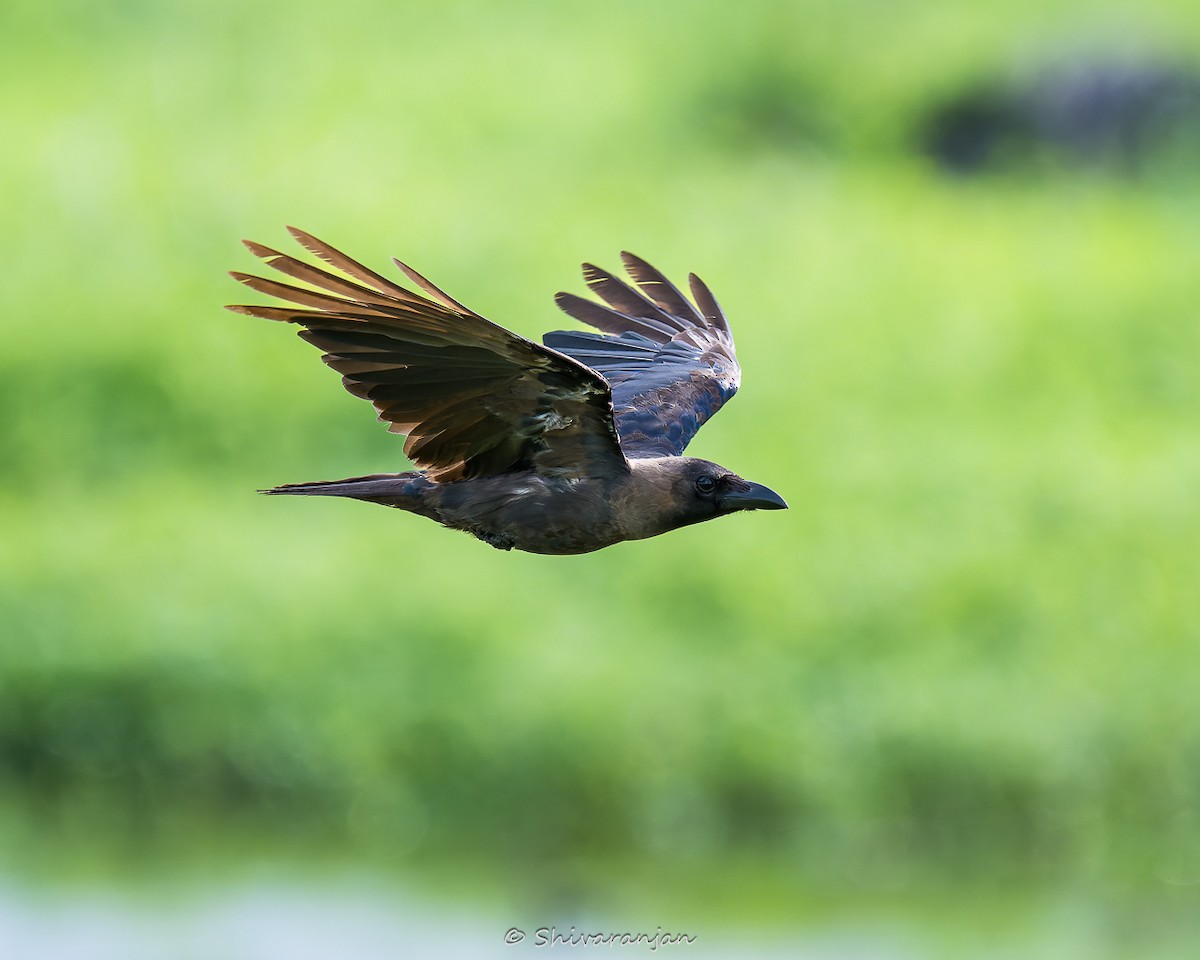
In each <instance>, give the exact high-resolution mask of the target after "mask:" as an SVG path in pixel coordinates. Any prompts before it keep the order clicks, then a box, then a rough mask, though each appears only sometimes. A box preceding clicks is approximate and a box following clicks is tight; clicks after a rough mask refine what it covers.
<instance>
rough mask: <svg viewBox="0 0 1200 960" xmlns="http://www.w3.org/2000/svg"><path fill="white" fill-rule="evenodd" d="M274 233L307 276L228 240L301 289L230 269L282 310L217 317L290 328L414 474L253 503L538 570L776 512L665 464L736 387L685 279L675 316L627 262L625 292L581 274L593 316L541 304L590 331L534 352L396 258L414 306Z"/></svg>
mask: <svg viewBox="0 0 1200 960" xmlns="http://www.w3.org/2000/svg"><path fill="white" fill-rule="evenodd" d="M288 231H289V233H290V234H291V235H292V237H293V238H294V239H295V240H296V241H297V243H299V245H300V246H301V247H302V248H304V250H306V251H307V252H308V253H309V254H311V255H312V257H314V258H315V259H316V260H317V261H319V262H320V263H321V264H322V265H321V266H317V265H314V264H313V263H310V262H308V261H306V260H302V259H297V258H296V257H292V256H289V255H287V254H284V253H281V252H279V251H277V250H274V249H272V248H270V247H267V246H264V245H263V244H260V243H255V242H254V241H251V240H246V241H243V243H244V244H245V245H246V247H247V248H248V249H249V250H250V252H251V253H252V254H254V255H255V256H257V257H259V258H260V259H261V260H262V261H263V262H264V263H266V264H267V265H268V266H270V267H272V268H274V269H275V270H277V271H279V272H280V273H282V274H284V275H285V276H287V277H289V278H291V279H293V280H297V281H300V283H301V284H304V286H298V285H295V284H290V283H284V282H281V281H279V280H273V279H268V278H265V277H259V276H255V275H252V274H247V273H243V272H240V271H234V272H232V273H231V274H230V275H231V276H232V277H233V278H234V279H235V280H237V281H239V282H240V283H242V284H244V285H245V286H247V287H249V288H250V289H251V290H254V291H256V292H258V293H260V294H264V295H266V296H268V297H273V298H275V299H277V300H281V301H285V302H286V303H287V305H284V306H280V305H253V304H231V305H229V306H228V308H227V309H229V310H233V311H235V312H237V313H241V314H246V315H248V316H251V317H258V318H263V319H267V320H274V321H280V322H284V323H290V324H295V325H297V326H298V327H300V329H299V330H298V331H297V332H298V334H299V335H300V337H302V338H303V339H304V340H306V341H308V342H309V343H311V344H312V345H313V346H315V347H317V348H318V349H319V350H321V351H322V353H323V357H322V359H323V360H324V362H325V363H326V364H328V365H329V366H330V367H332V368H333V369H334V370H335V371H337V372H338V373H340V374H341V375H342V383H343V385H344V386H345V388H346V389H347V390H348V391H349V392H350V393H351V394H353V395H354V396H356V397H361V398H363V399H365V400H369V401H370V402H371V403H372V404H373V405H374V407H375V410H376V411H377V413H378V414H379V419H380V420H381V421H384V422H386V423H388V424H389V426H388V429H389V431H390V432H392V433H396V434H404V435H406V439H405V441H404V446H403V451H404V453H405V455H406V456H407V457H408V458H409V460H411V461H412V463H413V465H414V466H415V467H416V468H417V469H415V470H406V471H403V472H401V473H385V474H374V475H370V476H363V477H352V478H348V479H345V480H333V481H314V482H309V483H288V484H284V485H282V486H277V487H272V488H270V489H267V490H262V491H260V492H262V493H267V494H272V495H296V496H327V497H348V498H352V499H355V500H363V501H366V502H369V503H378V504H382V505H385V506H389V507H395V508H399V509H400V510H405V511H408V512H409V513H414V514H417V515H419V516H422V517H427V518H429V519H431V520H434V521H436V522H438V523H440V524H442V525H443V526H445V527H448V528H450V529H454V530H462V531H466V532H467V533H470V534H472V535H474V536H475V537H476V538H478V539H479V540H482V541H483V542H485V543H487V544H490V545H491V546H493V547H496V548H497V549H500V550H521V551H525V552H528V553H535V554H547V555H572V554H584V553H590V552H592V551H594V550H599V549H601V548H604V547H609V546H612V545H613V544H616V543H621V542H623V541H628V540H641V539H645V538H647V537H654V536H658V535H659V534H663V533H666V532H668V531H671V530H675V529H678V528H680V527H684V526H688V525H690V524H695V523H700V522H702V521H706V520H711V519H713V518H715V517H719V516H724V515H727V514H731V513H736V512H741V511H747V510H780V509H786V508H787V503H786V502H785V501H784V499H783V498H782V497H781V496H780V495H779V494H777V493H776V492H775V491H774V490H771V489H770V488H769V487H766V486H763V485H762V484H759V483H754V482H751V481H749V480H745V479H743V478H742V477H740V476H738V475H737V474H736V473H734V472H733V471H732V470H728V469H726V468H725V467H722V466H720V465H719V464H716V463H713V462H711V461H708V460H702V459H699V458H695V457H685V456H684V455H683V451H684V448H685V447H687V445H688V443H689V442H690V441H691V439H692V437H693V436H695V434H696V431H697V430H699V429H700V427H701V426H702V425H703V424H704V423H705V421H707V420H708V419H709V418H710V417H711V416H712V415H713V414H714V413H716V412H717V410H719V409H720V407H721V406H722V405H723V404H724V403H725V402H726V401H727V400H729V399H730V398H731V397H732V396H733V395H734V393H735V392H736V391H737V389H738V386H739V383H740V380H741V370H740V368H739V366H738V362H737V357H736V355H735V353H734V345H733V336H732V334H731V333H730V331H729V323H728V321H727V319H726V317H725V314H724V312H723V311H722V309H721V307H720V305H719V304H718V303H717V301H716V299H715V298H714V297H713V295H712V293H711V292H710V291H709V289H708V287H707V286H705V284H704V283H703V282H702V281H701V280H700V279H699V278H698V277H697V276H696V275H695V274H692V275H690V276H689V278H688V280H689V287H690V292H691V294H692V299H691V300H688V299H687V298H686V297H685V296H684V295H683V294H682V293H681V292H680V291H679V289H678V288H677V287H675V286H674V285H673V284H672V283H671V282H670V281H668V280H667V279H666V277H664V276H663V275H662V274H661V273H660V272H659V271H658V270H656V269H655V268H654V267H652V266H651V265H650V264H649V263H647V262H646V261H645V260H642V259H641V258H639V257H636V256H634V255H633V254H630V253H622V254H621V259H622V261H623V263H624V266H625V269H626V271H627V272H628V275H629V277H630V279H631V280H632V282H633V285H631V284H629V283H626V282H624V281H623V280H621V279H618V277H617V276H615V275H614V274H612V273H609V272H607V271H605V270H603V269H601V268H600V267H597V266H594V265H593V264H590V263H585V264H584V265H583V276H584V280H585V282H586V284H587V286H588V288H589V289H590V290H591V292H593V293H594V294H596V295H597V296H598V297H599V298H600V300H602V301H603V302H598V301H597V300H594V299H588V298H586V297H581V296H578V295H576V294H572V293H559V294H557V295H556V296H555V302H556V303H557V304H558V306H559V307H560V308H561V309H562V310H563V311H564V312H565V313H567V314H568V315H569V316H571V317H573V318H575V319H576V320H580V321H582V322H584V323H586V324H588V325H590V326H592V327H594V328H595V329H596V330H598V331H600V332H599V333H593V332H591V331H582V330H570V331H565V330H560V331H555V332H552V333H547V334H545V335H544V337H543V340H542V343H537V342H535V341H533V340H529V339H526V338H525V337H523V336H521V335H520V334H517V333H514V332H512V331H510V330H508V329H506V328H505V327H502V326H499V325H498V324H495V323H492V322H491V321H489V320H487V319H485V318H484V317H482V316H480V315H479V314H478V313H476V312H475V311H473V310H471V309H469V308H467V307H465V306H463V305H462V304H461V303H459V302H458V301H457V300H455V299H453V298H452V297H450V296H449V295H448V294H446V293H445V292H443V291H442V290H441V289H439V288H438V287H436V286H434V284H433V283H431V282H430V281H429V280H427V279H426V278H425V277H424V276H422V275H421V274H419V273H417V272H416V271H415V270H413V269H412V268H411V267H409V266H408V265H406V264H404V263H402V262H401V261H399V260H395V259H393V262H394V263H395V265H396V266H397V267H398V268H399V269H400V271H401V272H402V273H403V274H404V275H405V276H406V277H407V278H408V280H409V281H410V282H411V284H412V285H413V286H414V287H415V288H416V290H413V289H409V288H407V287H404V286H401V285H400V284H398V283H396V282H393V281H392V280H389V279H387V278H385V277H384V276H382V275H381V274H379V273H376V272H375V271H374V270H371V269H370V268H368V267H366V266H364V265H363V264H361V263H359V262H357V261H355V260H352V259H351V258H350V257H348V256H347V255H346V254H344V253H342V252H341V251H339V250H337V249H335V248H334V247H332V246H330V245H329V244H327V243H325V242H323V241H321V240H318V239H317V238H316V237H314V236H312V235H311V234H309V233H306V232H304V231H303V230H299V229H297V228H295V227H289V228H288ZM324 267H328V268H331V269H324ZM331 271H332V272H331ZM418 290H419V291H420V292H417V291H418Z"/></svg>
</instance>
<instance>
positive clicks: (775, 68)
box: [688, 55, 834, 152]
mask: <svg viewBox="0 0 1200 960" xmlns="http://www.w3.org/2000/svg"><path fill="white" fill-rule="evenodd" d="M794 64H795V57H778V58H777V57H771V56H767V55H761V56H756V57H754V58H753V59H750V60H748V61H747V62H745V63H741V64H738V68H737V69H730V70H726V71H723V72H721V73H719V74H717V75H716V76H714V77H713V78H712V79H711V80H710V81H709V82H708V83H705V84H703V85H701V86H700V87H699V89H698V90H697V91H696V92H695V93H694V95H693V101H692V105H691V108H690V110H689V111H688V114H689V115H690V122H691V124H692V126H693V127H694V128H695V129H696V130H698V131H699V132H700V133H701V136H702V138H703V139H704V140H706V141H707V142H709V143H715V144H717V145H719V146H720V147H722V148H724V149H726V150H730V151H734V152H742V151H746V150H760V149H782V150H798V149H805V148H819V147H827V146H830V145H831V144H832V141H833V139H834V124H833V122H832V119H831V117H830V115H829V109H830V99H829V97H828V96H827V95H826V94H824V93H823V92H822V91H821V89H820V86H819V85H818V84H817V83H816V82H815V81H814V80H813V79H812V78H810V77H808V76H806V75H805V74H804V73H803V72H801V71H799V70H797V69H796V67H795V66H794Z"/></svg>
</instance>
